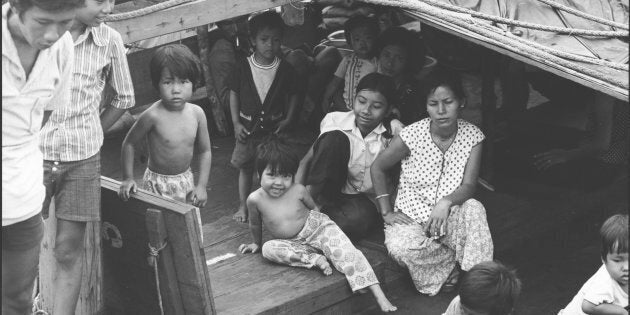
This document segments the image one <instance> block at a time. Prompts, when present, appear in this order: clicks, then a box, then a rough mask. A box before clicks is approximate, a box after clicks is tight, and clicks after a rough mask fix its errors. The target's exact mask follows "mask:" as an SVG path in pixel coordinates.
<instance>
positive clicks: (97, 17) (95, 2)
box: [76, 0, 115, 26]
mask: <svg viewBox="0 0 630 315" xmlns="http://www.w3.org/2000/svg"><path fill="white" fill-rule="evenodd" d="M114 2H115V0H85V6H83V7H81V8H79V9H77V16H76V19H77V20H78V21H79V22H81V23H83V24H85V25H87V26H98V25H99V24H101V23H103V22H104V21H105V18H106V17H107V16H108V15H109V14H110V13H111V12H112V9H113V8H114Z"/></svg>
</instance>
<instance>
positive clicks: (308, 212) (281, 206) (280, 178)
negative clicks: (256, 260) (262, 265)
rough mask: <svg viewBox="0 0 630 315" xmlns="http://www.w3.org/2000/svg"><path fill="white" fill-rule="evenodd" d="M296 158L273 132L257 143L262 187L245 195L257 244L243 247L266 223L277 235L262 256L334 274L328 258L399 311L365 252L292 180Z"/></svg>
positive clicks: (353, 282) (354, 285)
mask: <svg viewBox="0 0 630 315" xmlns="http://www.w3.org/2000/svg"><path fill="white" fill-rule="evenodd" d="M298 161H299V160H298V158H297V157H296V156H295V155H293V154H292V152H291V148H290V147H289V146H288V145H287V144H286V143H283V141H281V139H279V138H276V137H275V136H273V135H272V136H271V137H270V138H268V140H266V141H265V142H263V143H262V144H261V145H260V146H259V147H258V151H257V156H256V170H257V171H258V174H259V176H260V188H259V189H257V190H256V191H254V192H252V193H251V194H250V195H249V197H248V198H247V208H248V209H249V214H250V219H249V226H250V229H251V231H252V237H253V238H254V243H251V244H241V245H240V246H239V250H240V251H241V252H242V253H248V252H251V253H256V252H257V251H258V250H259V249H260V247H261V244H262V225H261V224H262V223H264V224H265V227H267V229H268V230H269V232H270V233H271V235H272V236H273V238H274V239H273V240H270V241H268V242H266V243H265V244H264V245H263V246H262V255H263V257H265V258H267V259H269V260H271V261H273V262H276V263H280V264H286V265H289V266H295V267H305V268H312V267H315V266H316V267H317V268H319V269H320V270H321V271H322V272H323V273H324V274H325V275H330V274H332V269H331V268H330V264H329V263H328V259H330V261H331V262H332V264H333V266H334V267H335V268H336V269H337V270H339V272H341V273H344V274H345V275H346V278H347V279H348V282H349V284H350V288H351V289H352V291H353V292H354V291H357V290H362V289H364V288H366V287H367V288H369V289H370V291H372V294H374V297H375V298H376V301H377V303H378V305H379V306H380V308H381V310H382V311H383V312H390V311H395V310H396V307H395V306H393V305H392V304H391V302H390V301H389V300H388V299H387V297H385V294H384V293H383V291H382V290H381V287H380V285H379V282H378V280H377V279H376V275H375V274H374V271H373V270H372V267H371V266H370V263H369V262H368V261H367V259H366V258H365V256H364V255H363V253H361V252H360V251H359V250H357V249H356V248H355V247H354V246H353V245H352V242H350V240H349V239H348V237H347V236H346V235H345V234H344V233H343V232H342V231H341V229H339V227H338V226H337V224H335V223H334V222H333V221H332V220H330V218H328V216H327V215H325V214H323V213H321V212H319V209H317V207H316V206H315V202H314V201H313V199H312V198H311V196H310V194H309V193H308V191H307V190H306V187H304V186H303V185H301V184H297V183H295V182H294V181H293V177H294V175H295V172H296V171H297V168H298ZM322 252H323V254H322Z"/></svg>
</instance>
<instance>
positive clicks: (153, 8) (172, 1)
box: [105, 0, 195, 22]
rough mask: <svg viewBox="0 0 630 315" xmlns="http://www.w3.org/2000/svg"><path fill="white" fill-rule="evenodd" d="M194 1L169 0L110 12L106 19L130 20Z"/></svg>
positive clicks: (107, 20)
mask: <svg viewBox="0 0 630 315" xmlns="http://www.w3.org/2000/svg"><path fill="white" fill-rule="evenodd" d="M192 1H195V0H168V1H164V2H160V3H156V4H154V5H150V6H148V7H144V8H142V9H138V10H133V11H129V12H123V13H116V14H110V15H109V16H107V18H106V19H105V21H106V22H112V21H122V20H129V19H132V18H135V17H138V16H143V15H147V14H151V13H153V12H157V11H162V10H165V9H168V8H170V7H174V6H176V5H180V4H183V3H186V2H192Z"/></svg>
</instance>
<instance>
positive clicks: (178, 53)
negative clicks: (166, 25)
mask: <svg viewBox="0 0 630 315" xmlns="http://www.w3.org/2000/svg"><path fill="white" fill-rule="evenodd" d="M164 68H166V69H168V71H169V72H170V73H171V75H172V76H175V77H178V78H180V79H188V80H190V81H191V82H192V83H193V90H194V89H195V88H196V87H197V86H198V85H199V83H200V81H201V76H202V72H201V64H200V62H199V58H197V56H195V54H193V52H192V51H190V49H188V47H186V46H184V45H182V44H170V45H166V46H162V47H160V48H158V49H157V50H156V51H155V53H154V54H153V57H152V58H151V61H150V62H149V71H150V72H151V83H153V87H155V88H156V89H158V85H159V83H160V78H161V77H162V71H163V70H164Z"/></svg>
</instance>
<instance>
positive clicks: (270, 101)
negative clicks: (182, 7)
mask: <svg viewBox="0 0 630 315" xmlns="http://www.w3.org/2000/svg"><path fill="white" fill-rule="evenodd" d="M283 29H284V22H283V21H282V17H280V14H278V13H277V12H275V11H266V12H264V13H261V14H259V15H256V16H254V17H252V18H251V19H250V20H249V32H250V34H249V36H250V41H251V43H252V46H253V47H254V53H253V54H252V55H251V56H249V57H247V58H241V59H240V60H237V62H236V71H234V72H233V76H232V78H231V80H230V82H228V87H229V89H230V112H231V117H232V123H233V124H234V137H235V138H236V144H235V146H234V152H233V153H232V161H231V163H232V165H234V166H235V167H236V168H238V169H239V176H238V195H239V201H240V205H239V208H238V210H237V211H236V213H235V214H234V216H233V218H234V220H236V221H237V222H246V221H247V206H246V201H247V195H248V194H249V193H250V190H251V189H252V176H253V174H254V159H255V157H256V146H257V145H258V144H260V142H261V141H262V138H263V137H264V136H266V135H269V134H270V133H282V132H284V131H286V130H288V129H289V127H290V126H291V124H292V123H293V121H294V120H295V117H296V108H297V105H298V95H299V93H300V92H299V91H298V90H299V89H298V85H297V81H298V78H297V76H296V74H295V70H294V69H293V67H292V66H291V65H290V64H289V63H287V62H286V61H284V60H281V59H279V58H278V57H277V55H278V53H280V42H281V40H282V34H283Z"/></svg>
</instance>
